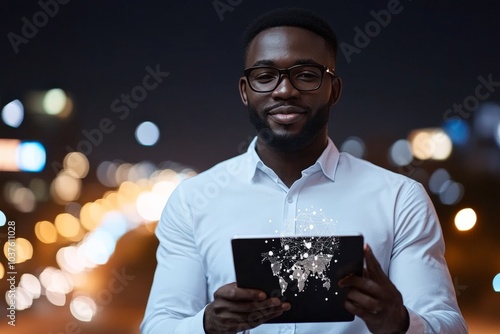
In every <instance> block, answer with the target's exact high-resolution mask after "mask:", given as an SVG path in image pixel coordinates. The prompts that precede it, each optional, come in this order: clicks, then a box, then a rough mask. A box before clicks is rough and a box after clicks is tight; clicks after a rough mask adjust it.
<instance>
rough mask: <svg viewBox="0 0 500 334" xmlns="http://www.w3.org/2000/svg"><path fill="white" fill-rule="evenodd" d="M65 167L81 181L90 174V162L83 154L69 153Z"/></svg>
mask: <svg viewBox="0 0 500 334" xmlns="http://www.w3.org/2000/svg"><path fill="white" fill-rule="evenodd" d="M63 166H64V168H65V169H67V170H69V171H71V172H72V173H73V174H74V175H75V176H76V177H78V178H80V179H82V178H84V177H86V176H87V174H88V172H89V160H88V159H87V157H86V156H85V155H84V154H83V153H81V152H71V153H68V154H67V155H66V156H65V157H64V160H63Z"/></svg>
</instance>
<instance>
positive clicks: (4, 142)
mask: <svg viewBox="0 0 500 334" xmlns="http://www.w3.org/2000/svg"><path fill="white" fill-rule="evenodd" d="M20 143H21V141H20V140H18V139H0V157H2V159H0V171H7V172H17V171H19V166H18V163H17V160H18V159H17V152H18V148H19V144H20Z"/></svg>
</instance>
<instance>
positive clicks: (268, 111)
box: [240, 27, 340, 152]
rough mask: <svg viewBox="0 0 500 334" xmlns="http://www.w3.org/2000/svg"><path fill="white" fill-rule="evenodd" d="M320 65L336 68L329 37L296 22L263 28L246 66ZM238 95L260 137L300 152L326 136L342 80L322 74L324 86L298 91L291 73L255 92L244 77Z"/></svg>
mask: <svg viewBox="0 0 500 334" xmlns="http://www.w3.org/2000/svg"><path fill="white" fill-rule="evenodd" d="M304 63H308V64H319V65H323V66H327V67H328V68H330V69H333V68H334V67H335V66H334V59H333V54H332V51H330V49H329V48H328V47H327V44H326V42H325V40H324V39H323V38H322V37H321V36H319V35H317V34H315V33H313V32H311V31H309V30H305V29H302V28H296V27H276V28H270V29H267V30H264V31H262V32H261V33H259V34H258V35H257V36H256V37H255V38H254V40H253V41H252V42H251V44H250V46H249V49H248V53H247V57H246V63H245V67H247V68H248V67H253V66H262V65H265V66H272V67H276V68H279V69H284V68H289V67H291V66H294V65H298V64H304ZM240 94H241V98H242V101H243V103H244V104H245V105H246V106H247V107H248V111H249V117H250V121H251V122H252V124H253V125H254V126H255V128H256V130H257V132H258V136H259V139H260V140H261V141H264V142H265V144H267V145H270V146H271V147H273V148H275V149H277V150H280V151H288V152H291V151H296V150H300V149H302V148H304V147H306V146H307V145H308V144H310V143H311V142H312V141H313V140H314V139H315V138H317V137H318V136H324V137H325V138H326V136H327V123H328V116H329V110H330V107H331V105H333V104H334V103H335V102H336V101H337V99H338V97H339V94H340V80H339V79H333V77H332V76H331V75H330V74H326V73H325V74H324V76H323V81H322V84H321V87H320V88H319V89H318V90H315V91H307V92H304V91H299V90H297V89H296V88H294V87H293V86H292V84H291V82H290V79H289V78H288V76H287V75H284V76H283V77H282V80H281V81H280V83H279V84H278V86H277V87H276V88H275V89H274V90H273V91H271V92H268V93H259V92H255V91H253V90H252V89H251V88H250V86H249V84H248V82H247V79H246V78H245V77H243V78H241V79H240Z"/></svg>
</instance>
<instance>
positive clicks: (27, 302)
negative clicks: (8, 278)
mask: <svg viewBox="0 0 500 334" xmlns="http://www.w3.org/2000/svg"><path fill="white" fill-rule="evenodd" d="M10 291H11V290H7V291H6V292H5V301H6V302H7V305H10V300H11V299H12V298H11V297H12V296H11V292H10ZM14 298H15V308H16V310H18V311H22V310H25V309H27V308H30V307H31V305H33V298H32V297H31V294H30V293H29V292H28V291H26V289H24V288H23V287H20V286H18V287H17V288H16V290H15V292H14Z"/></svg>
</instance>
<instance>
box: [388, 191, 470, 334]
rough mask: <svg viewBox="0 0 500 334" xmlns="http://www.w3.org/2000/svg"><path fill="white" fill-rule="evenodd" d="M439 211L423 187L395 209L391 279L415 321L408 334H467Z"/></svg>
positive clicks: (406, 195) (402, 198)
mask: <svg viewBox="0 0 500 334" xmlns="http://www.w3.org/2000/svg"><path fill="white" fill-rule="evenodd" d="M444 250H445V247H444V240H443V235H442V231H441V226H440V224H439V221H438V217H437V214H436V212H435V209H434V206H433V204H432V202H431V200H430V198H429V196H428V195H427V193H426V191H425V189H424V188H423V186H422V185H421V184H419V183H416V182H411V183H409V184H407V185H405V186H404V187H403V188H402V190H401V193H400V196H399V199H398V202H397V203H396V209H395V238H394V247H393V253H392V259H391V262H390V263H391V264H390V267H389V278H390V279H391V281H392V282H393V283H394V284H395V285H396V287H397V288H398V289H399V291H400V292H401V294H402V295H403V300H404V303H405V306H406V307H407V309H408V313H409V315H410V327H409V330H408V331H407V333H408V334H421V333H425V334H438V333H439V334H466V333H467V332H468V331H467V326H466V324H465V321H464V319H463V316H462V314H461V313H460V310H459V308H458V305H457V300H456V295H455V290H454V287H453V284H452V280H451V277H450V273H449V271H448V266H447V264H446V260H445V257H444Z"/></svg>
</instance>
